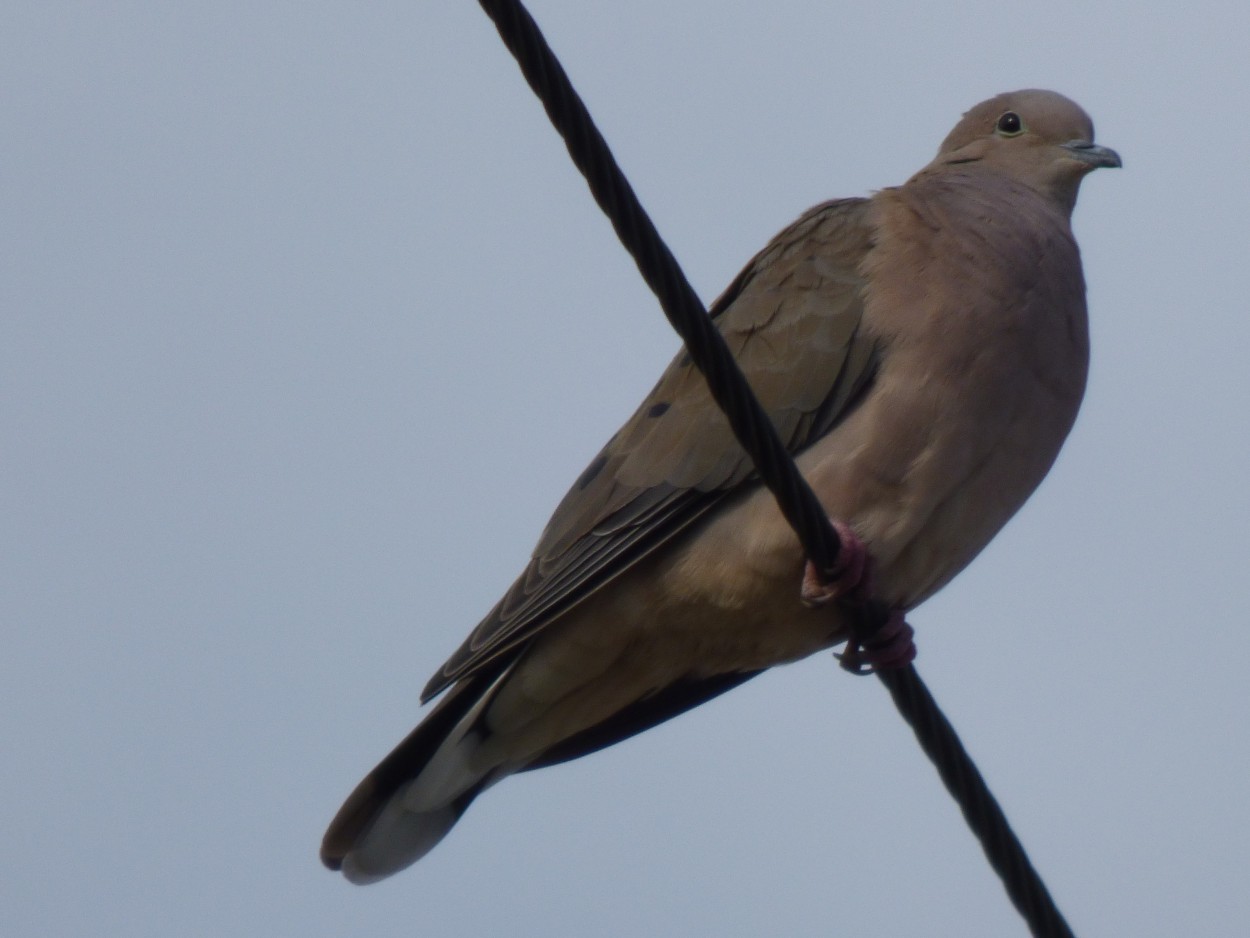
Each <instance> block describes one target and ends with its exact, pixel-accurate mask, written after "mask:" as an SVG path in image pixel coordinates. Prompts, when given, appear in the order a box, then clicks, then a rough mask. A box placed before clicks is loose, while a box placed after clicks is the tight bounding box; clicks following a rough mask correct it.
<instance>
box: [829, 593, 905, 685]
mask: <svg viewBox="0 0 1250 938" xmlns="http://www.w3.org/2000/svg"><path fill="white" fill-rule="evenodd" d="M915 636H916V633H915V630H913V629H912V627H911V626H910V625H909V624H908V623H907V620H906V619H905V618H903V613H902V611H900V610H898V609H892V610H890V613H889V616H888V617H887V618H886V620H885V622H884V623H883V624H882V626H881V628H880V629H879V630H878V631H877V634H876V635H874V636H873V637H872V640H871V641H869V642H868V643H867V644H866V645H861V644H860V643H859V640H858V639H856V638H851V639H849V640H848V641H847V643H846V650H845V651H843V652H842V654H840V655H839V654H835V655H834V657H835V658H837V659H838V661H839V662H841V664H842V667H843V668H845V669H846V670H847V671H852V672H854V673H855V674H868V673H869V672H871V671H880V670H882V669H892V668H905V667H907V665H909V664H911V662H913V661H915V660H916V642H915Z"/></svg>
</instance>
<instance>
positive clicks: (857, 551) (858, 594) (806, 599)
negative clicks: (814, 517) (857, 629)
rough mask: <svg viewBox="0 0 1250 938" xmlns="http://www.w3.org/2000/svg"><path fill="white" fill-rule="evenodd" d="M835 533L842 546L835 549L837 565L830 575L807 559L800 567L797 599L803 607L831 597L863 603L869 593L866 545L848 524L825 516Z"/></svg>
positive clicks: (829, 601) (870, 571)
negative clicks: (823, 572) (822, 571)
mask: <svg viewBox="0 0 1250 938" xmlns="http://www.w3.org/2000/svg"><path fill="white" fill-rule="evenodd" d="M829 523H830V524H832V525H833V529H834V530H835V531H837V532H838V541H839V542H840V543H841V545H842V549H841V550H839V551H838V566H837V569H835V570H834V571H833V574H832V575H830V576H826V575H822V574H821V573H820V571H819V570H817V569H816V567H815V566H814V565H813V564H812V562H811V561H810V560H809V561H808V562H807V565H806V566H804V568H803V585H802V586H801V587H800V588H799V598H800V599H802V600H803V605H805V606H812V607H816V606H825V605H828V604H829V603H831V602H833V601H834V600H835V599H849V600H851V601H853V602H863V601H865V600H867V599H868V598H869V597H870V596H871V589H870V585H871V582H870V581H871V579H872V577H871V573H872V558H871V557H869V556H868V548H867V547H865V546H864V542H863V541H861V540H860V539H859V536H858V535H857V534H856V533H855V532H854V531H852V530H851V529H850V526H849V525H847V524H844V523H843V522H841V521H835V520H834V519H833V518H830V519H829Z"/></svg>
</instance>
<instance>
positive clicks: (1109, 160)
mask: <svg viewBox="0 0 1250 938" xmlns="http://www.w3.org/2000/svg"><path fill="white" fill-rule="evenodd" d="M1063 148H1064V149H1065V150H1067V151H1068V152H1069V153H1071V154H1072V156H1073V157H1074V158H1075V159H1077V160H1079V161H1080V162H1082V163H1085V164H1086V165H1087V166H1089V168H1090V169H1097V168H1098V167H1100V166H1106V167H1108V168H1110V169H1118V168H1119V167H1121V166H1123V165H1124V164H1123V163H1121V162H1120V154H1119V153H1116V152H1115V150H1113V149H1111V147H1100V146H1098V145H1097V144H1096V143H1091V142H1090V141H1088V140H1069V141H1068V142H1067V143H1065V144H1063Z"/></svg>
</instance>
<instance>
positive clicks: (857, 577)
mask: <svg viewBox="0 0 1250 938" xmlns="http://www.w3.org/2000/svg"><path fill="white" fill-rule="evenodd" d="M829 521H830V523H831V524H832V525H833V528H834V530H835V531H837V532H838V539H839V540H840V541H841V543H842V550H841V551H840V552H839V554H838V567H837V569H836V570H834V571H833V574H832V575H831V576H824V575H822V574H821V573H820V571H818V570H817V569H816V567H815V566H813V565H812V562H811V561H810V560H809V561H808V562H807V564H806V565H805V566H804V568H803V584H802V586H801V587H800V589H799V598H800V599H802V601H803V603H804V605H807V606H812V607H819V606H825V605H828V604H829V603H830V602H833V601H834V600H838V599H841V600H845V601H847V602H849V603H853V604H854V605H857V606H863V605H866V604H867V603H868V602H869V601H870V600H871V599H872V598H873V595H872V592H873V590H872V585H873V584H872V557H871V556H870V555H869V553H868V548H867V547H866V546H865V545H864V542H863V541H861V540H860V539H859V536H858V535H857V534H856V533H855V532H854V531H852V530H851V528H850V527H849V526H848V525H847V524H845V523H844V522H841V521H837V520H835V519H833V518H830V519H829ZM914 637H915V632H914V631H913V630H912V627H911V626H910V625H908V624H907V620H906V619H905V618H904V617H903V613H902V612H901V611H900V610H898V609H892V610H890V611H889V613H888V615H887V617H886V620H885V622H884V623H883V624H882V625H881V628H880V629H879V630H878V631H877V634H876V635H874V636H873V637H872V639H871V640H870V641H869V642H868V643H867V644H861V643H860V642H859V640H858V639H855V638H851V639H850V640H848V642H847V645H846V650H845V651H843V652H842V654H840V655H838V656H837V658H838V660H839V661H841V662H842V667H844V668H846V670H848V671H854V672H855V673H857V674H867V673H868V672H870V671H876V670H878V669H881V668H903V667H906V666H907V665H908V664H909V663H910V662H912V661H913V660H915V657H916V645H915V642H914V640H913V639H914Z"/></svg>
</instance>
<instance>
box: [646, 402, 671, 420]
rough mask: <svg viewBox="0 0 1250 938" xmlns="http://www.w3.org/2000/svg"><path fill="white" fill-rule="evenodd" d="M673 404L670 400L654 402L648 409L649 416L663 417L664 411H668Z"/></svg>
mask: <svg viewBox="0 0 1250 938" xmlns="http://www.w3.org/2000/svg"><path fill="white" fill-rule="evenodd" d="M671 406H672V405H671V404H670V403H669V402H668V401H660V403H658V404H652V405H651V406H650V407H649V408H648V409H647V416H648V417H662V416H663V415H664V413H665V412H666V411H667V410H668V409H669V408H670V407H671Z"/></svg>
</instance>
